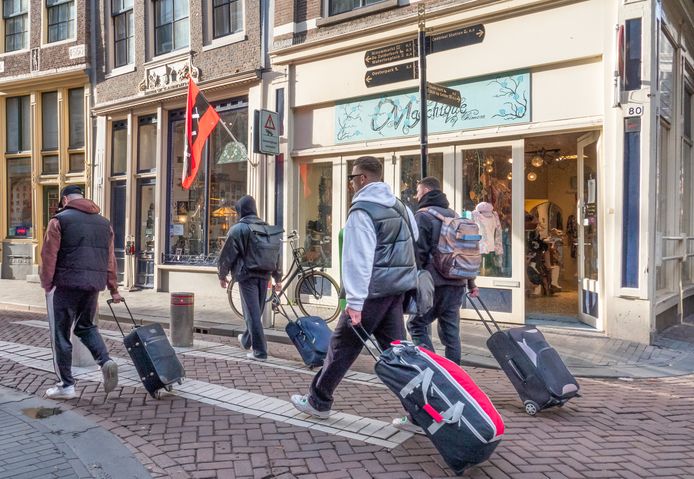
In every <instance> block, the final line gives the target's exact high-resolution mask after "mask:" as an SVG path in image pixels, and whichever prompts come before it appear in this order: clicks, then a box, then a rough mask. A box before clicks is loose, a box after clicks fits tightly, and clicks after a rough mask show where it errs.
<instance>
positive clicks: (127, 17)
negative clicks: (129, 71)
mask: <svg viewBox="0 0 694 479" xmlns="http://www.w3.org/2000/svg"><path fill="white" fill-rule="evenodd" d="M111 17H112V18H113V50H114V60H113V66H114V67H115V68H118V67H122V66H124V65H128V64H130V63H134V62H135V21H134V17H133V0H111Z"/></svg>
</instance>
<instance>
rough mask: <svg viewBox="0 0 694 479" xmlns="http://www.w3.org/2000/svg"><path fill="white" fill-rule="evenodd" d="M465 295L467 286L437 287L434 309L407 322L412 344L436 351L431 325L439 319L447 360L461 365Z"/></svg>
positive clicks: (440, 335) (440, 334)
mask: <svg viewBox="0 0 694 479" xmlns="http://www.w3.org/2000/svg"><path fill="white" fill-rule="evenodd" d="M464 294H465V286H437V287H436V289H435V290H434V307H433V308H431V309H430V310H429V312H428V313H427V314H423V315H421V316H414V317H413V318H411V319H410V320H409V321H408V322H407V329H408V331H409V332H410V336H411V337H412V342H413V343H414V344H415V345H420V344H421V345H422V346H424V347H426V348H427V349H429V350H430V351H434V345H433V344H432V342H431V336H430V334H429V325H430V324H431V323H433V322H434V321H436V320H437V319H438V324H437V326H438V328H437V329H438V333H439V339H440V340H441V342H442V343H443V346H444V348H445V350H446V351H445V355H446V359H450V360H451V361H453V362H454V363H456V364H460V359H461V354H462V352H461V347H460V307H461V306H462V304H463V295H464ZM434 352H436V351H434Z"/></svg>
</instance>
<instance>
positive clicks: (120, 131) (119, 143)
mask: <svg viewBox="0 0 694 479" xmlns="http://www.w3.org/2000/svg"><path fill="white" fill-rule="evenodd" d="M127 141H128V122H127V121H115V122H113V132H112V136H111V174H112V175H113V176H116V175H122V174H124V173H125V170H126V168H127V161H128V149H127Z"/></svg>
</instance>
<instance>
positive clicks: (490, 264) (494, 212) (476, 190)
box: [460, 147, 513, 278]
mask: <svg viewBox="0 0 694 479" xmlns="http://www.w3.org/2000/svg"><path fill="white" fill-rule="evenodd" d="M511 158H512V152H511V147H498V148H484V149H474V150H466V151H463V178H462V189H463V192H462V193H463V211H462V212H460V213H462V214H463V215H464V216H466V217H469V218H473V219H474V220H475V221H476V222H477V223H478V224H479V225H480V234H482V241H481V244H480V248H481V250H482V252H483V255H482V271H481V273H480V275H481V276H494V277H506V278H508V277H510V276H511V273H512V268H511V265H512V261H511V259H512V258H511V231H512V217H513V215H512V198H511V192H512V189H511V188H512V181H511V167H512V164H511V161H510V159H511Z"/></svg>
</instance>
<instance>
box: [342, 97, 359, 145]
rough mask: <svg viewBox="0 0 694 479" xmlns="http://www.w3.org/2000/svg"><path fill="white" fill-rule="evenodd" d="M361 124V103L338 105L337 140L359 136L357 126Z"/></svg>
mask: <svg viewBox="0 0 694 479" xmlns="http://www.w3.org/2000/svg"><path fill="white" fill-rule="evenodd" d="M360 124H361V105H360V104H354V103H350V104H347V105H340V106H339V107H338V118H337V125H338V130H337V139H338V140H339V141H344V140H348V139H350V138H354V137H359V136H360V135H361V131H359V130H358V129H357V127H358V126H359V125H360Z"/></svg>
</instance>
